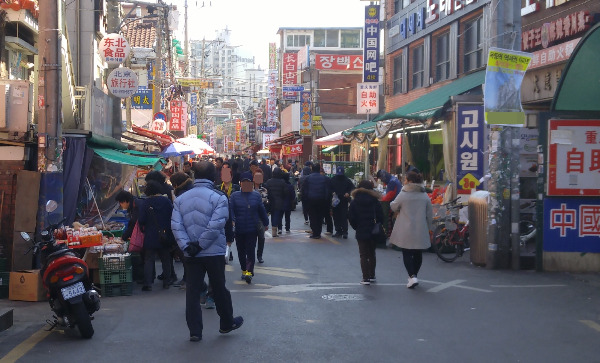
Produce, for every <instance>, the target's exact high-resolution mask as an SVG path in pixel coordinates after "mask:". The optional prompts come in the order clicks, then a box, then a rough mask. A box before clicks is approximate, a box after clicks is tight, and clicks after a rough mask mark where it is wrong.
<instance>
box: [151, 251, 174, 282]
mask: <svg viewBox="0 0 600 363" xmlns="http://www.w3.org/2000/svg"><path fill="white" fill-rule="evenodd" d="M156 255H158V257H160V261H161V262H162V270H163V283H169V281H171V264H172V263H173V258H172V257H171V253H170V252H169V250H168V249H167V248H157V249H154V248H152V249H144V286H152V284H153V283H154V275H155V272H154V262H155V260H156Z"/></svg>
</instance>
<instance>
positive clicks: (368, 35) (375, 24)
mask: <svg viewBox="0 0 600 363" xmlns="http://www.w3.org/2000/svg"><path fill="white" fill-rule="evenodd" d="M379 9H380V6H379V5H367V6H365V27H364V30H363V32H364V42H363V44H364V50H363V59H364V66H363V82H379V14H380V13H379Z"/></svg>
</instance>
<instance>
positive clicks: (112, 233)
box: [102, 229, 124, 237]
mask: <svg viewBox="0 0 600 363" xmlns="http://www.w3.org/2000/svg"><path fill="white" fill-rule="evenodd" d="M123 231H124V229H117V230H114V231H102V234H103V235H104V236H107V237H121V236H123Z"/></svg>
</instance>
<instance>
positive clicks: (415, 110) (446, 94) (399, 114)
mask: <svg viewBox="0 0 600 363" xmlns="http://www.w3.org/2000/svg"><path fill="white" fill-rule="evenodd" d="M484 82H485V71H480V72H476V73H472V74H469V75H468V76H465V77H462V78H459V79H457V80H455V81H453V82H451V83H449V84H447V85H445V86H442V87H440V88H438V89H436V90H433V91H431V92H429V93H427V94H425V95H424V96H421V97H419V98H418V99H416V100H414V101H412V102H410V103H408V104H406V105H404V106H402V107H399V108H397V109H395V110H394V111H391V112H388V113H386V114H383V115H380V116H377V117H375V118H374V119H373V122H377V121H383V120H390V119H397V118H402V119H413V120H422V121H424V120H427V119H430V118H437V117H439V116H440V115H441V114H442V111H443V109H444V105H445V104H446V103H447V102H449V101H450V97H452V96H456V95H459V94H463V93H465V92H467V91H469V90H471V89H473V88H475V87H478V86H481V85H482V84H483V83H484ZM359 126H360V125H359ZM373 128H374V127H373Z"/></svg>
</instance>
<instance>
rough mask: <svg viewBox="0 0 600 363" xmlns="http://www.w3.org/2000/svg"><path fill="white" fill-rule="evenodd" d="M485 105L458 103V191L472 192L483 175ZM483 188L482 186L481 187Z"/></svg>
mask: <svg viewBox="0 0 600 363" xmlns="http://www.w3.org/2000/svg"><path fill="white" fill-rule="evenodd" d="M483 136H484V119H483V106H481V105H468V104H458V106H457V122H456V146H457V151H456V152H457V154H456V180H457V187H456V189H457V193H459V194H470V193H471V190H473V189H477V187H479V186H480V182H479V180H480V179H481V178H482V177H483V151H484V150H483ZM480 189H481V188H480Z"/></svg>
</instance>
